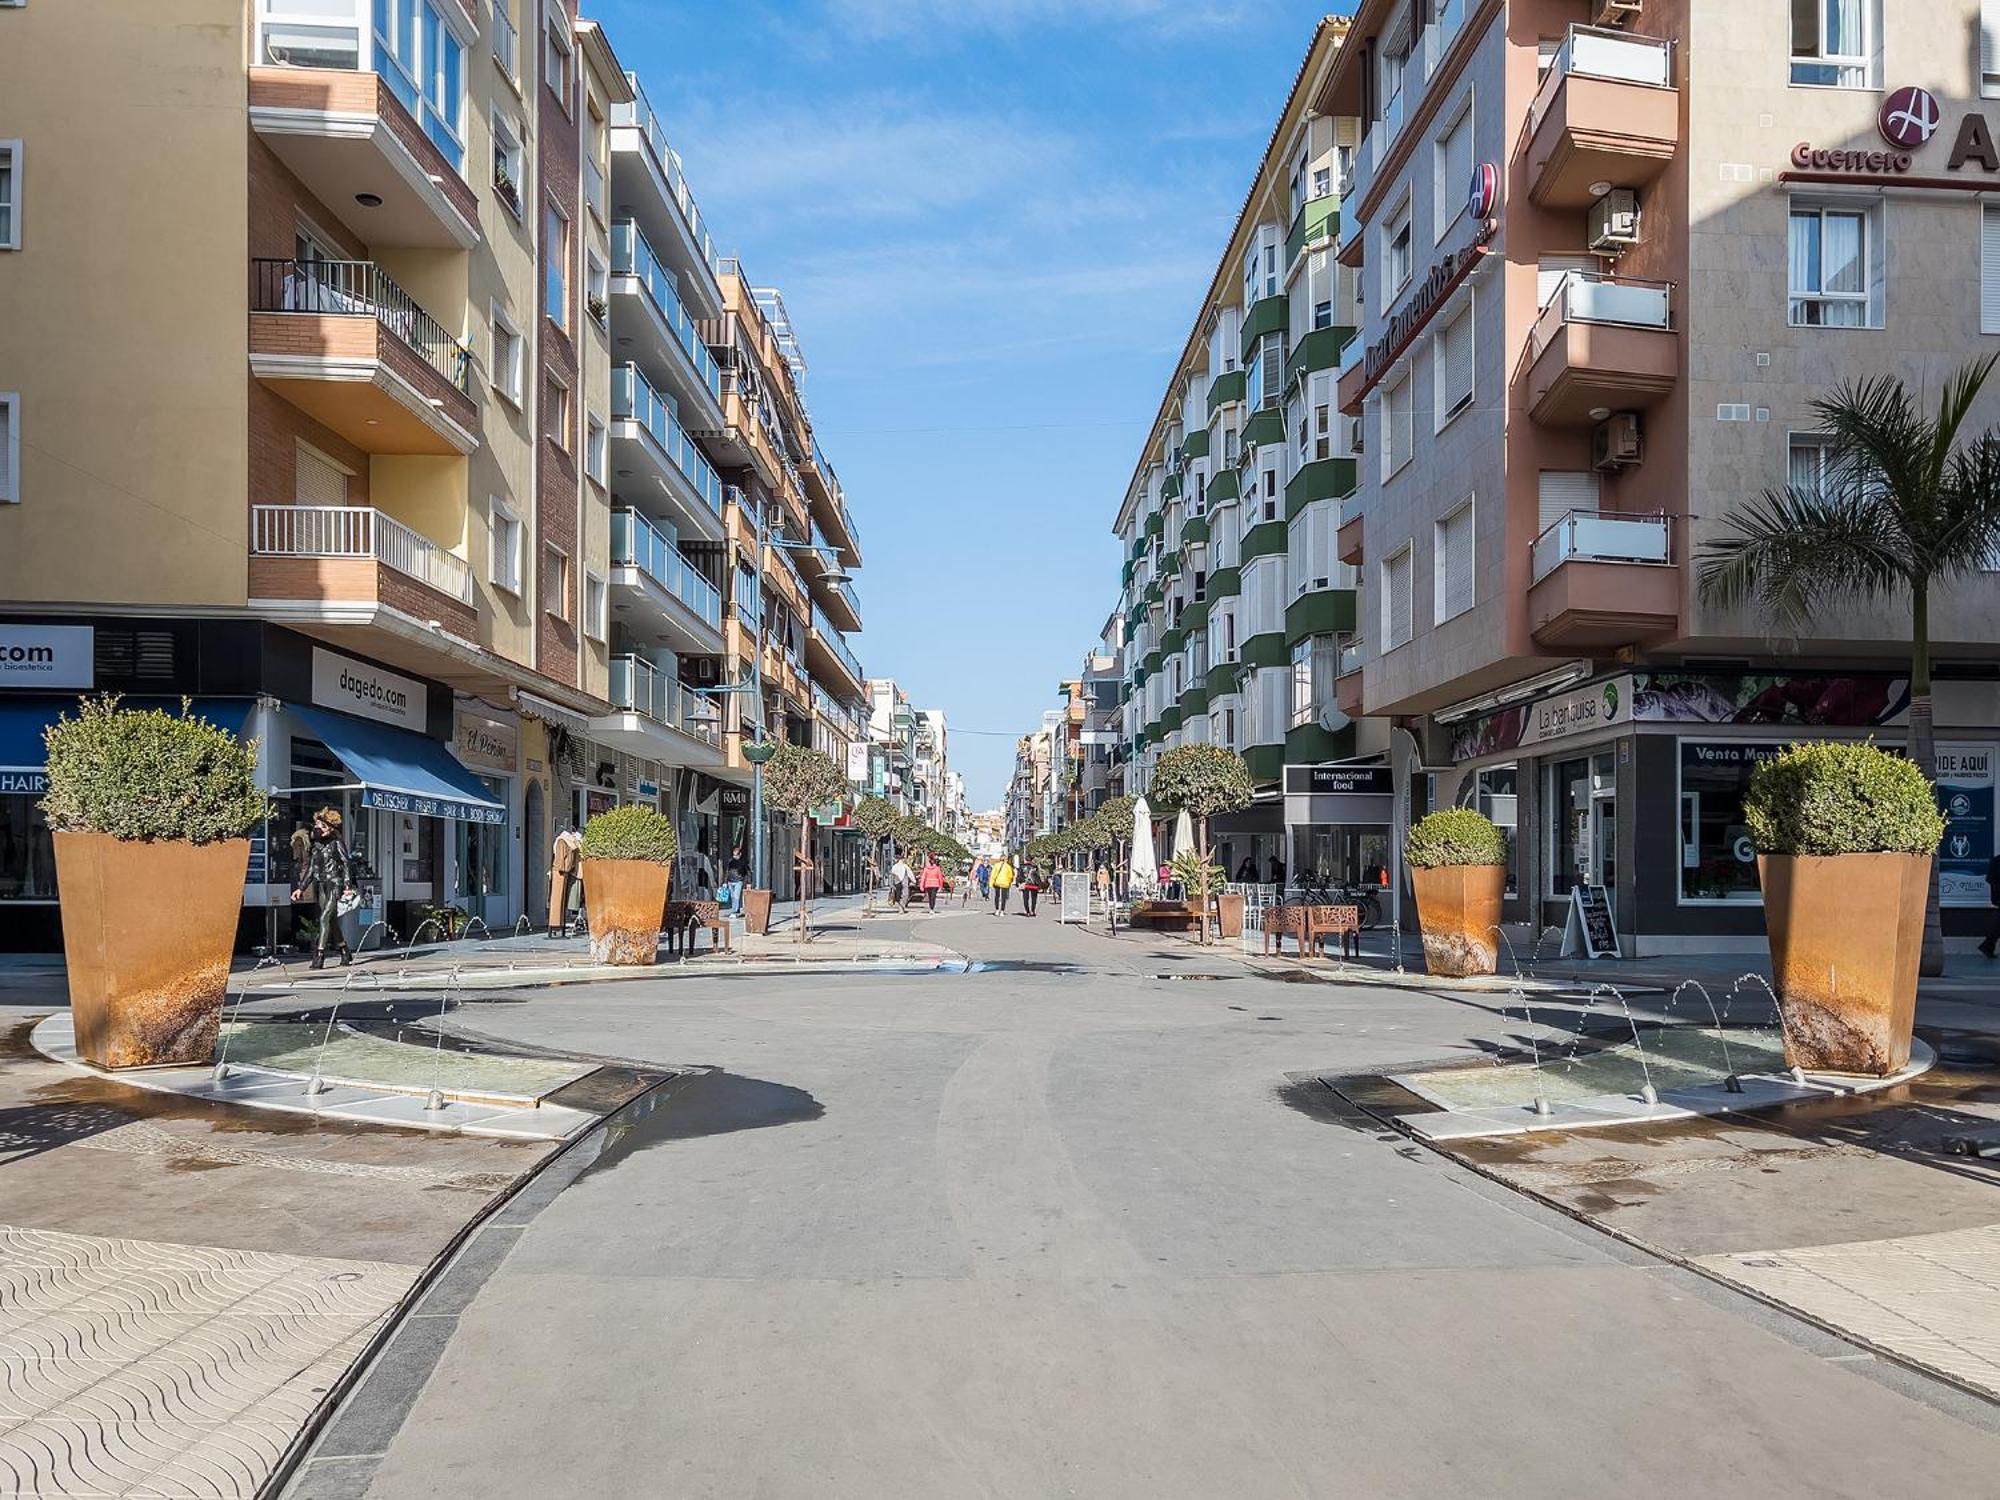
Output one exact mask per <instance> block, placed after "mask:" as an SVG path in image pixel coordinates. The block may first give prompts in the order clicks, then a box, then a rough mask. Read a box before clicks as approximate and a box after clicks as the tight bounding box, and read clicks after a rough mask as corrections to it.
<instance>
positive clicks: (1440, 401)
mask: <svg viewBox="0 0 2000 1500" xmlns="http://www.w3.org/2000/svg"><path fill="white" fill-rule="evenodd" d="M1478 298H1479V293H1478V291H1477V290H1476V289H1471V288H1468V290H1467V292H1466V298H1465V306H1464V307H1462V308H1460V309H1459V311H1458V314H1457V316H1455V317H1450V318H1443V319H1440V320H1439V326H1438V330H1437V332H1435V333H1433V334H1432V335H1431V432H1432V433H1433V434H1436V433H1440V432H1443V431H1444V430H1445V428H1447V427H1449V426H1451V424H1452V423H1453V422H1454V421H1456V420H1457V419H1458V417H1459V416H1460V414H1461V413H1464V412H1468V411H1471V410H1472V408H1473V406H1474V405H1475V404H1476V402H1477V401H1478V399H1479V323H1478V316H1479V301H1478ZM1460 323H1463V324H1464V325H1465V337H1466V339H1467V341H1468V342H1469V344H1470V346H1471V347H1470V348H1468V349H1467V351H1466V356H1465V361H1466V375H1467V377H1468V378H1467V380H1466V382H1465V394H1464V395H1463V396H1461V397H1459V398H1458V400H1457V401H1456V402H1455V403H1453V404H1451V405H1449V406H1447V405H1446V397H1447V395H1448V392H1447V391H1446V390H1445V383H1444V382H1445V374H1446V371H1447V365H1446V362H1445V357H1444V352H1445V335H1446V334H1448V333H1450V332H1451V331H1452V330H1453V329H1454V328H1456V327H1458V326H1459V324H1460ZM1412 446H1414V444H1413V445H1412Z"/></svg>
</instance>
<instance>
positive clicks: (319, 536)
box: [249, 505, 478, 637]
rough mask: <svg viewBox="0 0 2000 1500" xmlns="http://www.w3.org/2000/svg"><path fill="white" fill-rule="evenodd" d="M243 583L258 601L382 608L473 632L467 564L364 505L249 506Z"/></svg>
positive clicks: (475, 621) (465, 633)
mask: <svg viewBox="0 0 2000 1500" xmlns="http://www.w3.org/2000/svg"><path fill="white" fill-rule="evenodd" d="M249 584H250V598H251V599H252V601H254V602H257V603H268V602H273V601H283V602H285V603H288V604H311V605H317V606H325V605H329V604H364V605H387V606H389V607H391V608H393V609H396V610H399V611H401V612H402V613H403V614H405V615H408V616H410V617H411V618H413V619H416V620H424V621H437V622H438V623H439V624H441V625H443V626H444V628H445V629H447V630H449V631H450V632H452V633H453V634H455V635H460V636H467V637H472V636H476V634H477V630H478V615H477V612H476V611H475V609H474V607H473V603H472V567H471V564H469V563H467V562H466V560H465V559H464V558H462V557H460V556H458V555H457V554H456V553H454V552H452V551H451V550H450V549H448V548H446V547H442V546H440V545H439V544H438V543H436V542H434V541H432V540H431V539H430V538H429V537H427V536H423V535H421V534H419V533H418V532H415V531H412V530H411V529H410V528H409V527H407V526H405V525H404V524H403V523H402V522H401V521H398V520H396V519H395V518H393V517H391V516H387V515H384V514H383V513H382V512H381V511H379V510H372V509H370V508H369V507H367V506H352V505H253V506H251V507H250V578H249Z"/></svg>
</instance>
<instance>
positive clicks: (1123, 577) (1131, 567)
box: [1118, 557, 1139, 588]
mask: <svg viewBox="0 0 2000 1500" xmlns="http://www.w3.org/2000/svg"><path fill="white" fill-rule="evenodd" d="M1138 571H1139V564H1138V562H1137V561H1136V560H1135V559H1133V558H1129V557H1128V558H1126V559H1125V566H1124V567H1122V568H1120V569H1119V570H1118V586H1119V587H1120V588H1129V587H1130V586H1131V583H1132V575H1133V574H1134V573H1136V572H1138Z"/></svg>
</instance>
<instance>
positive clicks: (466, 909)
mask: <svg viewBox="0 0 2000 1500" xmlns="http://www.w3.org/2000/svg"><path fill="white" fill-rule="evenodd" d="M452 753H453V754H454V755H455V756H457V758H458V762H459V764H460V765H462V766H465V767H466V768H467V769H468V770H470V771H471V772H472V773H473V774H474V776H476V777H477V778H478V781H479V784H480V785H481V786H482V787H483V788H485V790H486V794H487V796H488V797H489V798H490V799H491V800H493V801H494V802H497V803H498V804H499V805H500V806H501V807H503V808H505V809H506V811H507V818H506V822H505V823H503V824H499V825H495V824H492V823H488V822H483V821H477V820H472V819H461V820H459V821H458V822H456V823H454V825H453V829H452V841H451V843H452V847H451V865H450V869H451V880H450V885H451V901H452V905H453V906H454V907H455V908H457V909H458V910H459V911H462V912H463V913H464V914H465V918H464V920H465V922H466V923H467V924H468V925H470V924H471V923H474V922H477V923H479V924H480V925H481V926H483V927H484V928H485V930H487V931H489V932H496V933H504V932H506V931H509V930H511V929H512V928H513V927H514V926H515V923H516V922H517V920H518V919H519V918H520V917H522V916H524V915H530V913H529V910H528V906H527V905H525V904H524V898H525V895H526V891H527V889H528V888H527V887H526V886H525V885H524V884H523V875H524V864H525V859H526V852H527V851H526V848H525V846H524V843H523V837H522V834H523V819H522V806H521V789H520V766H521V721H520V718H519V716H518V715H516V714H514V713H513V712H512V711H510V710H506V709H500V708H496V707H494V706H493V705H492V704H490V703H487V702H485V701H483V700H481V699H476V698H463V697H461V698H458V699H457V700H455V702H454V703H453V705H452ZM531 920H532V917H531Z"/></svg>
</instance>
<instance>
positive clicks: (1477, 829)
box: [1403, 807, 1507, 870]
mask: <svg viewBox="0 0 2000 1500" xmlns="http://www.w3.org/2000/svg"><path fill="white" fill-rule="evenodd" d="M1403 858H1404V859H1405V860H1407V861H1408V862H1409V865H1410V868H1411V869H1413V870H1437V869H1442V868H1444V867H1446V866H1448V865H1504V864H1505V863H1506V862H1507V840H1506V838H1505V836H1504V835H1502V834H1501V832H1500V830H1499V829H1498V828H1496V827H1494V825H1493V820H1492V819H1491V818H1488V817H1486V816H1485V815H1484V814H1482V813H1477V812H1474V811H1473V810H1472V809H1471V808H1469V807H1447V808H1442V809H1440V810H1439V811H1437V812H1434V813H1431V814H1430V815H1429V816H1428V817H1425V818H1421V819H1419V820H1418V822H1417V824H1416V826H1415V827H1414V828H1412V829H1411V830H1410V836H1409V837H1408V838H1407V839H1405V840H1404V841H1403Z"/></svg>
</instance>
